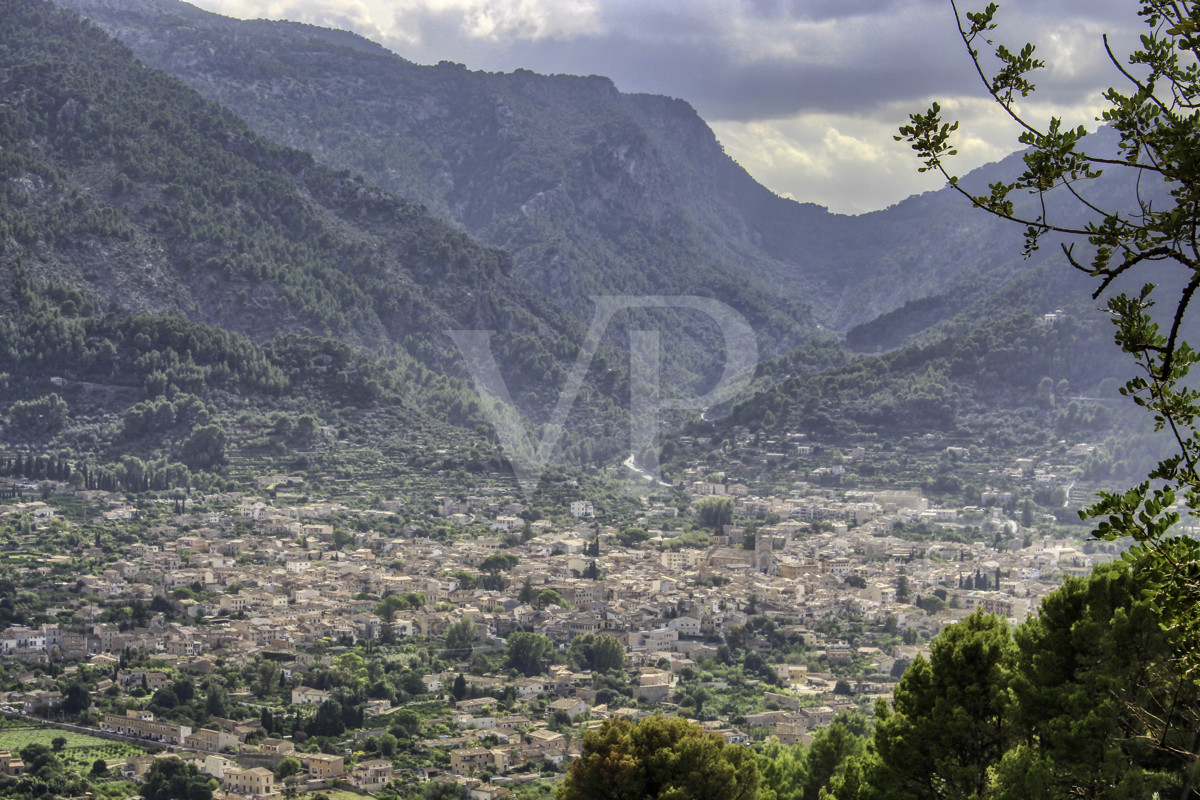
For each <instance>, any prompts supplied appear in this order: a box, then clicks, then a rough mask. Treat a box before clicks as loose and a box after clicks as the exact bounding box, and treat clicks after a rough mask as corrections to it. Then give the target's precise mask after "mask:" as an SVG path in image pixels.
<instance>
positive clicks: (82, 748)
mask: <svg viewBox="0 0 1200 800" xmlns="http://www.w3.org/2000/svg"><path fill="white" fill-rule="evenodd" d="M59 736H61V737H63V738H64V739H66V740H67V743H66V746H64V747H63V749H62V750H61V751H60V752H59V753H58V754H57V755H58V759H59V761H61V762H62V763H63V766H64V767H65V769H66V771H67V772H71V773H74V774H77V775H81V776H86V775H87V774H88V773H90V772H91V770H92V764H93V763H94V762H95V761H96V759H98V758H103V759H104V761H105V762H106V763H107V764H108V767H109V769H110V770H111V769H114V768H116V767H119V766H120V765H121V764H124V763H125V760H126V759H127V758H129V757H130V756H135V755H140V754H141V753H142V752H144V751H143V750H141V749H140V748H138V747H136V746H134V745H132V744H126V743H124V742H113V741H109V740H108V739H101V738H100V737H98V736H88V735H87V734H85V733H76V732H74V731H63V730H59V729H57V728H44V727H36V728H35V727H20V728H17V727H8V726H6V727H4V728H0V750H10V751H12V752H14V753H19V752H20V751H21V749H22V748H23V747H26V746H28V745H31V744H44V745H46V746H47V747H53V744H52V742H53V741H54V739H56V738H57V737H59Z"/></svg>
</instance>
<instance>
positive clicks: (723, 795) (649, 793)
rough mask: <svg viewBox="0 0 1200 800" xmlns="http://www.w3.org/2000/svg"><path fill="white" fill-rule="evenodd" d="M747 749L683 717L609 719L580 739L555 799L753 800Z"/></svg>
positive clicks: (754, 781)
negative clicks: (579, 751)
mask: <svg viewBox="0 0 1200 800" xmlns="http://www.w3.org/2000/svg"><path fill="white" fill-rule="evenodd" d="M757 786H758V767H757V765H756V763H755V759H754V754H753V752H752V751H750V750H748V749H747V748H743V747H738V746H736V745H727V744H726V743H725V740H724V739H723V738H722V737H721V736H719V735H717V734H715V733H709V732H707V731H705V730H704V729H703V728H701V727H699V726H698V725H695V724H694V723H691V722H688V721H687V720H683V719H678V718H675V719H666V718H664V717H648V718H646V719H643V720H641V721H640V722H638V723H630V722H627V721H625V720H608V721H606V722H605V723H604V725H603V726H601V728H600V729H599V730H596V731H589V732H588V734H587V735H586V736H585V737H584V739H583V753H582V755H581V756H580V757H579V758H578V759H576V760H575V761H574V762H572V764H571V768H570V770H569V771H568V773H567V778H566V780H565V781H564V783H563V785H562V787H560V789H559V792H558V800H754V798H755V797H756V791H757Z"/></svg>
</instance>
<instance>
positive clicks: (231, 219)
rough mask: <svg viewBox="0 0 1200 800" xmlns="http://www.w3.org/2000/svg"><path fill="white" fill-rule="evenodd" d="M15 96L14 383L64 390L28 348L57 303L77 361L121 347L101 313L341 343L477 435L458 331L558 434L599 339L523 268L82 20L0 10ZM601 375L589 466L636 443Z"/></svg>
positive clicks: (46, 358)
mask: <svg viewBox="0 0 1200 800" xmlns="http://www.w3.org/2000/svg"><path fill="white" fill-rule="evenodd" d="M0 98H3V103H2V105H0V176H2V178H3V179H2V180H0V206H2V207H3V209H4V213H3V214H0V268H2V271H0V314H2V315H3V317H4V321H5V328H4V332H5V334H6V340H5V347H4V349H3V350H0V355H3V356H4V363H3V364H0V370H5V369H9V370H10V371H12V370H16V371H14V372H13V374H14V375H21V376H26V377H29V376H31V375H32V377H36V378H40V379H42V380H48V379H49V378H51V377H52V376H53V369H54V368H55V365H58V364H60V363H61V359H60V358H59V357H58V356H52V355H51V354H50V353H49V352H48V351H47V352H46V353H42V354H40V355H39V354H38V353H36V352H33V351H31V350H29V349H28V348H26V349H24V350H23V349H22V348H23V347H24V344H22V341H25V342H28V341H32V342H33V343H34V346H35V347H36V346H39V345H38V344H37V343H38V342H39V341H41V338H39V336H37V335H34V336H32V338H30V336H29V335H28V334H27V333H22V332H21V331H22V330H24V329H25V326H27V325H28V324H30V323H29V320H27V319H24V318H23V316H22V315H28V314H29V313H30V312H31V311H33V310H35V309H31V308H30V307H29V302H28V298H29V297H44V298H51V300H53V297H59V298H60V300H53V301H52V302H50V306H51V307H52V311H53V313H52V314H51V313H50V312H49V311H48V312H47V313H48V314H50V316H49V317H47V320H50V321H51V322H52V323H53V324H54V325H56V326H63V325H65V326H66V328H67V330H68V333H69V336H67V339H68V340H69V341H68V342H67V343H66V345H65V346H68V347H69V348H72V353H73V354H75V355H78V354H80V353H83V352H85V351H92V350H96V349H97V348H100V349H106V348H107V347H108V346H109V344H112V343H113V342H112V337H111V336H109V335H108V334H104V333H101V331H102V330H104V331H108V330H111V329H112V328H113V326H114V324H116V323H105V325H104V326H101V327H100V328H97V327H96V326H95V325H93V324H91V323H86V324H83V323H79V324H77V323H76V322H75V320H78V319H80V318H82V317H85V316H87V317H91V318H106V315H113V316H114V317H117V318H121V317H130V316H133V315H139V316H142V317H149V318H159V317H163V316H170V317H178V318H185V319H187V320H189V321H190V322H192V323H198V324H200V325H205V326H213V327H214V328H217V329H224V330H227V331H230V332H234V333H237V334H242V335H244V336H246V337H248V338H249V340H250V341H252V342H256V343H258V344H259V345H266V344H267V343H269V342H271V341H273V340H275V339H276V337H279V336H281V335H295V336H300V337H314V336H315V337H324V338H328V339H336V340H338V341H341V342H344V343H347V344H350V345H352V346H353V348H354V349H355V350H357V351H358V352H359V353H361V354H366V355H368V356H369V357H370V358H372V359H384V361H383V362H380V363H381V368H386V370H387V371H389V372H390V373H391V374H392V375H393V377H394V378H395V381H396V385H397V387H398V388H399V389H402V390H403V392H404V393H405V394H406V396H407V397H409V398H410V399H411V400H414V401H415V400H420V401H421V403H422V404H423V405H424V406H425V408H426V409H427V410H429V411H431V412H432V413H433V414H435V415H436V416H439V417H441V418H444V419H448V420H451V421H454V422H457V423H460V424H466V425H470V426H474V425H476V424H478V423H480V422H483V421H484V417H483V416H482V414H481V413H480V409H479V408H478V404H477V403H476V402H475V401H474V399H473V395H472V394H471V393H470V392H468V391H465V389H466V388H467V383H466V377H467V376H466V375H465V367H464V365H463V364H462V361H461V358H460V356H459V353H458V351H457V349H456V347H455V346H454V344H453V343H452V341H451V340H450V339H449V338H448V337H447V336H446V335H445V331H446V330H449V329H490V330H495V331H496V335H495V336H494V337H493V340H492V348H493V351H494V352H495V354H496V358H497V361H498V363H499V366H500V370H501V373H502V374H503V375H504V376H505V378H506V379H507V381H508V384H509V388H510V389H511V390H512V393H513V396H514V397H515V398H516V399H517V401H518V403H519V404H520V405H521V406H522V407H523V408H524V409H525V410H526V411H528V412H529V413H530V414H531V415H533V416H534V417H535V418H537V419H544V418H545V417H544V412H545V409H546V408H547V407H548V406H550V405H552V404H553V403H554V402H555V401H556V400H557V397H558V392H559V390H560V388H561V386H562V384H563V382H564V379H565V377H564V376H565V372H566V369H567V368H568V367H569V365H570V364H571V363H573V361H574V359H575V356H576V354H577V352H578V349H579V346H580V342H581V340H582V333H583V330H582V327H581V325H580V324H579V323H578V321H576V320H575V319H574V318H572V317H570V316H569V315H567V314H565V313H563V312H562V311H561V310H560V309H559V308H558V306H556V305H555V304H554V303H553V302H551V301H549V300H548V299H547V298H546V297H545V296H544V295H542V294H541V293H540V292H538V291H536V290H534V289H533V288H532V287H531V286H530V285H529V284H528V283H527V282H526V281H525V280H524V279H522V278H520V277H518V276H515V275H513V274H512V268H511V260H510V258H509V257H508V255H507V254H506V253H504V252H503V251H500V250H496V249H493V248H489V247H487V246H484V245H480V244H478V243H477V242H475V241H473V240H472V239H470V238H469V237H468V236H466V235H465V234H463V233H461V232H459V231H455V230H454V229H452V228H450V227H449V226H447V225H446V224H445V223H443V222H440V221H439V220H437V219H436V218H434V217H432V216H431V215H430V214H428V213H427V212H426V211H425V210H424V209H423V208H422V207H420V206H419V205H417V204H415V203H412V202H409V201H405V200H401V199H399V198H396V197H394V196H392V195H389V194H387V193H386V192H384V191H382V190H380V189H377V188H374V187H371V186H369V185H367V184H365V183H363V182H362V181H361V180H359V179H356V178H354V177H352V176H351V175H350V174H348V173H346V172H337V171H334V170H332V169H330V168H327V167H324V166H321V165H318V164H317V163H315V162H314V160H313V159H312V157H311V156H309V155H308V154H306V153H303V152H300V151H297V150H292V149H290V148H287V147H282V146H280V145H277V144H274V143H271V142H269V141H267V140H265V139H263V138H261V137H259V136H257V135H256V134H254V133H253V132H251V131H250V130H249V129H248V128H247V127H246V126H245V125H244V124H243V123H242V122H241V121H240V120H239V119H238V118H237V117H235V116H234V115H233V114H231V113H230V112H229V111H227V110H225V109H223V108H221V107H219V106H217V105H215V104H213V103H212V102H210V101H207V100H205V99H203V98H202V97H200V96H199V95H198V94H196V93H195V92H193V91H192V90H190V89H187V88H186V87H184V86H183V85H182V84H180V83H179V82H178V81H176V80H175V79H173V78H170V77H169V76H167V75H165V74H163V73H161V72H159V71H157V70H155V69H152V68H149V67H146V66H144V65H143V64H141V63H139V62H138V61H137V60H136V59H135V58H134V56H133V55H132V53H130V52H129V51H128V50H127V49H126V48H125V47H124V46H122V45H120V44H119V43H117V42H115V41H114V40H112V39H111V38H109V37H108V35H107V34H105V33H103V32H102V31H101V30H99V29H98V28H97V27H95V26H94V25H92V24H91V23H89V22H86V21H84V20H81V19H80V18H79V17H77V16H76V15H75V14H74V13H73V12H70V11H64V10H60V9H58V8H56V7H55V6H53V5H51V4H49V3H42V2H37V0H4V2H2V3H0ZM55 292H57V293H58V294H57V295H55V294H54V293H55ZM23 298H24V299H23ZM61 298H66V299H61ZM51 318H52V319H51ZM38 324H40V323H38ZM22 336H24V337H25V339H24V340H22V339H21V338H20V337H22ZM46 341H47V346H49V344H48V342H49V341H50V340H49V339H47V340H46ZM106 342H108V343H107V344H106ZM118 350H120V348H119V347H118ZM176 356H179V357H180V358H183V359H184V360H186V358H185V353H183V352H182V351H177V352H176ZM31 359H32V360H31ZM133 371H134V370H132V368H131V365H124V366H123V367H122V368H121V369H119V370H118V372H121V373H122V378H123V379H128V378H130V377H132V376H131V375H130V374H129V373H130V372H133ZM38 373H40V374H38ZM591 374H592V375H599V376H601V380H602V381H603V385H601V383H599V382H596V381H592V382H591V383H590V384H589V387H588V390H587V391H585V393H584V396H582V397H581V398H580V400H579V402H578V403H577V406H578V409H577V411H578V418H577V419H578V421H579V425H578V427H576V428H574V429H573V431H574V433H573V434H572V436H574V438H573V439H571V440H569V441H568V442H567V443H566V444H567V445H568V446H569V447H571V448H574V449H573V452H572V457H574V458H580V457H586V456H588V455H590V454H593V453H600V452H603V451H604V450H605V449H606V448H608V449H612V448H614V447H616V446H617V445H616V443H617V442H618V441H623V440H624V437H623V436H620V435H619V431H618V429H617V428H616V427H614V425H617V424H618V423H619V419H620V415H618V414H617V413H616V411H615V408H616V406H615V402H614V398H615V397H617V396H618V395H619V394H620V391H621V387H622V385H623V381H624V378H623V375H625V374H626V373H625V365H624V363H623V362H622V361H619V360H617V359H616V358H615V357H614V356H613V355H612V354H611V353H610V352H608V351H606V350H602V351H601V353H600V354H599V355H598V356H597V358H596V362H595V364H594V367H593V371H592V373H591ZM446 376H450V377H449V378H447V377H446ZM134 383H136V380H134ZM366 388H369V387H366ZM13 397H16V395H10V396H9V398H6V399H12V398H13ZM373 399H374V398H372V396H371V394H370V392H369V391H368V392H366V393H363V392H360V393H359V394H358V395H357V400H359V401H367V402H369V401H371V400H373Z"/></svg>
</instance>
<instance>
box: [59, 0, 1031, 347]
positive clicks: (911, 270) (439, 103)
mask: <svg viewBox="0 0 1200 800" xmlns="http://www.w3.org/2000/svg"><path fill="white" fill-rule="evenodd" d="M64 2H66V3H67V4H69V5H71V6H73V7H75V8H78V9H80V10H81V11H82V12H83V13H85V14H87V15H89V16H90V17H91V18H93V19H95V20H96V21H97V22H98V23H100V24H101V25H103V26H104V27H105V28H106V29H107V30H109V31H111V32H112V33H113V34H114V35H116V36H118V37H119V38H121V39H122V40H123V41H125V42H127V43H128V44H129V45H130V46H131V47H133V48H134V49H135V51H136V52H137V53H138V54H139V56H140V57H142V58H144V59H145V60H146V61H147V62H148V63H151V64H154V65H156V66H159V67H161V68H163V69H165V70H166V71H168V72H171V73H172V74H175V75H177V76H179V77H180V78H181V79H182V80H184V81H185V82H187V83H188V84H189V85H191V86H193V87H194V88H196V89H197V90H198V91H200V92H202V93H204V94H205V95H206V96H208V97H211V98H214V99H217V100H219V101H220V102H222V103H224V104H226V105H227V106H229V107H230V108H232V109H233V110H235V111H236V112H237V113H238V114H240V115H242V116H243V117H244V118H245V119H246V120H247V121H248V122H249V123H250V124H251V125H252V126H254V127H255V129H256V130H259V131H261V132H262V133H264V134H265V135H267V136H269V137H271V138H273V139H275V140H276V141H280V142H284V143H286V144H290V145H293V146H299V147H303V148H305V149H308V150H310V151H312V152H313V153H314V155H315V156H316V157H317V158H318V159H320V160H323V161H326V162H328V163H331V164H335V165H338V166H343V167H347V168H351V169H354V170H357V171H360V172H361V173H362V174H363V175H364V176H366V178H367V180H368V181H371V182H375V183H378V184H379V185H380V186H383V187H384V188H386V189H389V190H393V191H396V192H399V193H401V194H402V195H404V196H406V197H411V198H413V199H415V200H418V201H420V202H422V203H424V204H426V205H427V206H428V207H429V208H430V209H431V210H432V211H434V212H435V213H437V214H439V215H441V216H443V217H444V218H446V219H449V220H452V221H453V222H454V223H455V224H457V225H459V226H461V227H462V228H463V229H465V230H467V231H469V232H471V233H473V234H475V235H477V236H479V237H481V238H482V239H483V240H484V241H487V242H490V243H493V244H498V245H501V246H503V247H505V248H507V249H508V250H509V251H511V252H512V253H513V257H514V264H515V270H516V271H517V272H518V273H519V274H522V275H525V276H528V277H530V278H531V279H532V280H533V281H534V282H535V285H537V286H539V287H542V288H544V289H545V290H546V291H547V292H548V293H550V294H551V295H552V296H554V297H555V298H557V299H559V300H561V301H562V302H563V303H565V304H566V305H567V306H568V307H571V308H574V309H575V310H577V311H579V312H581V313H583V314H584V315H586V314H587V313H590V309H589V307H588V303H587V300H586V298H587V296H588V295H590V294H593V293H596V292H602V293H608V292H620V293H657V294H675V293H697V294H706V295H710V296H714V297H718V298H720V299H722V300H724V301H725V302H728V303H730V304H731V305H733V306H734V307H735V308H737V309H738V310H739V311H740V312H741V313H743V314H744V315H746V316H747V318H748V319H749V320H750V322H751V324H752V325H754V327H755V329H756V330H757V331H758V332H759V336H760V340H761V343H762V345H763V346H762V350H763V351H764V352H765V353H767V354H769V355H774V354H778V353H781V352H784V351H785V350H786V349H787V348H788V347H790V346H792V345H794V344H797V343H799V342H800V341H801V340H803V339H804V338H805V337H807V336H808V335H809V334H811V333H812V332H813V331H814V329H815V327H814V324H819V325H821V326H824V327H825V328H827V329H831V330H834V331H845V330H847V329H849V328H851V327H853V326H854V325H856V324H859V323H864V322H867V321H869V320H871V319H873V318H874V317H876V316H878V315H880V314H883V313H886V312H888V311H891V310H893V309H896V308H899V307H901V306H903V305H904V304H905V303H906V302H909V301H913V300H919V299H921V298H925V297H928V296H931V295H941V294H952V295H961V294H963V293H966V292H969V293H970V299H974V298H977V297H979V296H980V293H981V292H983V293H986V291H987V290H988V288H989V286H990V285H991V283H992V282H993V281H999V282H1003V281H1005V280H1007V279H1008V278H1009V277H1011V276H1012V275H1013V274H1016V273H1019V272H1022V271H1024V270H1026V269H1028V268H1030V267H1031V266H1033V265H1034V264H1036V263H1037V262H1038V261H1040V260H1042V259H1044V258H1045V257H1047V256H1051V257H1052V256H1053V253H1049V252H1047V253H1042V254H1038V255H1037V256H1035V259H1034V260H1033V261H1031V262H1025V261H1022V260H1021V259H1020V258H1019V256H1018V253H1019V250H1020V245H1019V231H1015V230H1012V229H1011V228H1009V227H1007V226H1005V225H1003V224H1002V223H999V222H997V221H995V220H991V219H989V218H987V217H986V216H985V215H980V214H976V213H973V212H972V210H971V209H970V208H969V207H968V206H967V204H964V203H963V202H962V200H961V198H959V197H957V196H953V195H950V194H948V193H947V192H937V193H932V194H929V195H924V196H922V197H918V198H912V199H910V200H908V201H905V202H904V203H901V204H898V205H897V206H894V207H892V208H889V209H887V210H885V211H881V212H877V213H874V214H868V215H863V216H861V217H846V216H840V215H835V214H831V213H829V212H828V211H827V210H825V209H824V208H821V207H818V206H815V205H812V204H802V203H797V202H793V201H791V200H787V199H784V198H780V197H778V196H776V195H774V194H772V193H771V192H770V191H768V190H767V189H765V188H764V187H762V186H761V185H759V184H758V183H757V182H755V181H754V180H753V178H751V177H750V175H748V174H747V173H746V172H745V171H744V170H743V169H742V168H741V167H740V166H738V165H737V164H736V163H735V162H734V161H733V160H732V159H730V158H729V157H728V156H727V155H726V154H725V153H724V151H723V149H722V148H721V146H720V143H719V142H718V141H717V140H716V138H715V136H714V135H713V133H712V131H711V130H710V129H709V128H708V126H707V125H706V124H705V123H704V121H703V120H702V119H700V117H699V116H698V115H697V114H696V112H695V111H694V110H693V109H692V108H691V107H690V106H689V105H688V104H687V103H686V102H684V101H682V100H675V99H670V98H665V97H656V96H649V95H629V94H622V93H621V92H619V91H618V90H617V88H616V87H614V86H613V84H612V83H611V82H610V81H609V80H607V79H605V78H602V77H596V76H592V77H586V78H585V77H573V76H565V75H555V76H543V75H536V74H534V73H532V72H528V71H525V70H518V71H516V72H514V73H511V74H498V73H484V72H474V71H470V70H468V69H466V68H465V67H463V66H462V65H458V64H453V63H450V62H442V63H440V64H438V65H436V66H419V65H416V64H413V63H411V62H408V61H406V60H404V59H403V58H400V57H399V56H396V55H394V54H392V53H389V52H388V51H386V50H385V49H383V48H382V47H380V46H378V45H376V44H374V43H371V42H369V41H367V40H365V39H363V38H361V37H358V36H356V35H353V34H349V33H346V32H339V31H331V30H327V29H321V28H317V27H313V26H307V25H299V24H294V23H286V22H269V21H264V20H255V21H239V20H233V19H229V18H225V17H220V16H218V15H214V14H210V13H207V12H204V11H201V10H199V9H197V8H195V7H193V6H190V5H188V4H186V3H182V2H178V0H121V2H115V0H64ZM447 55H448V56H449V57H451V58H452V57H453V54H447Z"/></svg>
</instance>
